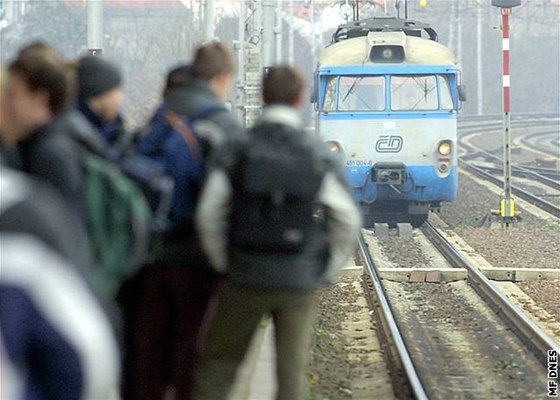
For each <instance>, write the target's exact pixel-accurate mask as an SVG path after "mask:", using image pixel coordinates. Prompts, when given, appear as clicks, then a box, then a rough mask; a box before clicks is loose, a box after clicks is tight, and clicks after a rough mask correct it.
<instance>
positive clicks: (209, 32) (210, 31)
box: [204, 0, 214, 42]
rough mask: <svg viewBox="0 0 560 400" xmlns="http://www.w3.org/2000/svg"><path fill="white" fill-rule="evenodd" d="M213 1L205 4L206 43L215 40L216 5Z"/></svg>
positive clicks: (210, 0)
mask: <svg viewBox="0 0 560 400" xmlns="http://www.w3.org/2000/svg"><path fill="white" fill-rule="evenodd" d="M212 3H213V1H212V0H206V1H205V2H204V41H205V42H209V41H210V40H212V39H214V4H212Z"/></svg>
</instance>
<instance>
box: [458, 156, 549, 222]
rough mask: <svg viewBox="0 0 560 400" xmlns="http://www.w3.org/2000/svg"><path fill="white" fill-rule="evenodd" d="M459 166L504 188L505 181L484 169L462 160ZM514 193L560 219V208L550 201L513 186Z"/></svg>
mask: <svg viewBox="0 0 560 400" xmlns="http://www.w3.org/2000/svg"><path fill="white" fill-rule="evenodd" d="M459 165H461V166H462V167H463V168H466V169H467V170H469V171H471V172H473V173H475V174H476V175H478V176H481V177H483V178H484V179H486V180H488V181H490V182H492V183H493V184H495V185H497V186H500V187H502V186H503V184H504V183H503V181H502V180H501V179H499V178H497V177H496V176H494V175H492V174H491V173H489V172H486V171H484V169H482V168H479V167H476V166H474V165H472V164H469V163H468V162H466V161H463V160H461V159H459ZM511 189H512V192H513V194H515V195H517V196H519V197H520V198H522V199H524V200H526V201H528V202H529V203H531V204H533V205H535V206H537V207H539V208H540V209H542V210H544V211H546V212H547V213H549V214H551V215H553V216H555V217H556V218H560V207H558V206H556V205H554V204H552V203H549V202H548V201H546V200H544V199H542V198H540V197H537V196H535V195H533V194H531V193H529V192H527V191H525V190H523V189H520V188H519V187H517V186H512V188H511Z"/></svg>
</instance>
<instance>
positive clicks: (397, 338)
mask: <svg viewBox="0 0 560 400" xmlns="http://www.w3.org/2000/svg"><path fill="white" fill-rule="evenodd" d="M358 242H359V245H360V250H361V252H362V254H363V257H364V262H365V265H366V267H367V270H368V272H369V275H370V277H371V280H372V282H373V288H374V290H375V294H376V296H377V299H378V301H379V307H380V308H381V311H382V312H381V317H382V318H383V320H384V324H385V325H386V327H387V328H388V329H389V332H390V334H391V337H392V339H393V342H394V344H395V348H396V349H397V353H398V355H399V358H400V361H401V363H402V366H403V370H404V372H405V374H406V377H407V379H408V382H409V384H410V387H411V389H412V392H413V395H414V397H415V398H416V399H419V400H424V399H426V400H427V399H428V395H427V394H426V390H425V389H424V385H423V384H422V382H421V380H420V377H419V376H418V373H417V371H416V368H415V367H414V363H413V362H412V358H411V357H410V354H409V351H408V348H407V346H406V344H405V342H404V340H403V337H402V335H401V333H400V331H399V328H398V326H397V322H396V320H395V317H394V315H393V311H392V309H391V306H390V304H389V301H388V299H387V296H386V295H385V290H384V289H383V286H382V285H381V278H380V277H379V274H378V273H377V270H376V267H375V264H374V263H373V260H372V258H371V255H370V254H369V251H368V248H367V244H366V242H365V240H364V237H363V234H360V235H359V237H358Z"/></svg>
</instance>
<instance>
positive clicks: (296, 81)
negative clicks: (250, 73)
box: [263, 65, 305, 108]
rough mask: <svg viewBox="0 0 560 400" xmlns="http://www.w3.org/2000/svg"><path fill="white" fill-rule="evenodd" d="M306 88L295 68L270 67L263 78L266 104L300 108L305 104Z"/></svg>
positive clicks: (283, 66) (285, 66)
mask: <svg viewBox="0 0 560 400" xmlns="http://www.w3.org/2000/svg"><path fill="white" fill-rule="evenodd" d="M304 87H305V81H304V79H303V77H302V76H301V74H300V73H299V71H298V70H297V69H295V68H294V67H290V66H287V65H280V66H277V67H270V68H269V70H268V71H267V72H266V74H265V75H264V78H263V100H264V103H265V105H275V104H283V105H287V106H291V107H295V108H300V107H301V106H302V105H303V102H304Z"/></svg>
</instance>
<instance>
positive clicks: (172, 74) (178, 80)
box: [163, 64, 191, 98]
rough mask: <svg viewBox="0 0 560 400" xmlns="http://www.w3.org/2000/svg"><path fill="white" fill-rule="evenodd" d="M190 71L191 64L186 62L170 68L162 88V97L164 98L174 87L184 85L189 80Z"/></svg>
mask: <svg viewBox="0 0 560 400" xmlns="http://www.w3.org/2000/svg"><path fill="white" fill-rule="evenodd" d="M190 72H191V66H190V65H188V64H182V65H179V66H177V67H174V68H172V69H171V70H170V71H169V72H168V73H167V80H166V82H165V88H164V89H163V97H164V98H165V97H167V96H168V95H169V94H170V93H172V92H173V91H174V90H175V89H178V88H180V87H183V86H185V85H186V84H187V82H188V81H189V78H190Z"/></svg>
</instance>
